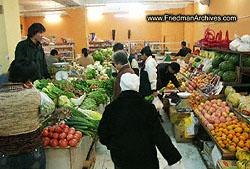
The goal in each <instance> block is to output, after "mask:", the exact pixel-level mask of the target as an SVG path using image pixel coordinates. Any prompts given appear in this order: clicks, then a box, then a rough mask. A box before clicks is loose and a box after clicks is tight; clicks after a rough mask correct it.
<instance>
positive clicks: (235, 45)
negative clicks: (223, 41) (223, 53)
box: [229, 37, 241, 51]
mask: <svg viewBox="0 0 250 169" xmlns="http://www.w3.org/2000/svg"><path fill="white" fill-rule="evenodd" d="M240 44H241V40H240V38H238V37H237V38H236V39H235V40H233V41H232V42H231V43H230V44H229V49H231V50H233V51H236V50H237V48H238V47H239V46H240Z"/></svg>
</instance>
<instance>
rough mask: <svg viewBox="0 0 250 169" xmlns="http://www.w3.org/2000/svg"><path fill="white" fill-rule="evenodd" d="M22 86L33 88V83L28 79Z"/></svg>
mask: <svg viewBox="0 0 250 169" xmlns="http://www.w3.org/2000/svg"><path fill="white" fill-rule="evenodd" d="M23 87H24V88H28V89H30V88H33V87H34V85H33V84H32V83H31V82H30V81H29V80H28V81H27V82H25V83H24V84H23Z"/></svg>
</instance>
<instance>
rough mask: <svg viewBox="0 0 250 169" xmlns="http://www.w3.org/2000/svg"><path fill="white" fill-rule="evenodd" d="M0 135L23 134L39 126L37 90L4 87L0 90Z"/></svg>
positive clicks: (39, 100)
mask: <svg viewBox="0 0 250 169" xmlns="http://www.w3.org/2000/svg"><path fill="white" fill-rule="evenodd" d="M0 100H1V102H0V136H11V135H18V134H25V133H29V132H32V131H35V130H37V129H38V128H39V126H40V123H39V106H40V102H41V97H40V93H39V91H38V90H36V89H34V88H32V89H20V88H18V89H14V88H13V87H11V89H10V88H9V90H8V89H5V90H2V91H1V92H0Z"/></svg>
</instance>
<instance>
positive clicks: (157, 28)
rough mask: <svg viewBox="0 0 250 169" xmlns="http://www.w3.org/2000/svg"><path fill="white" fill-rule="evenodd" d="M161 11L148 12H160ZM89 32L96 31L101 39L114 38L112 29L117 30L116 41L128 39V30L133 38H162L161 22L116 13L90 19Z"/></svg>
mask: <svg viewBox="0 0 250 169" xmlns="http://www.w3.org/2000/svg"><path fill="white" fill-rule="evenodd" d="M159 13H160V12H157V11H154V12H148V14H155V15H156V14H159ZM88 30H89V31H88V32H89V33H92V32H94V33H95V34H96V35H97V36H98V37H99V38H100V39H112V30H116V34H115V41H127V40H128V30H131V38H130V39H131V40H161V32H162V27H161V23H160V22H158V23H150V22H147V21H146V19H145V17H140V18H126V17H119V18H117V17H115V13H104V14H103V17H102V18H101V19H96V20H89V22H88Z"/></svg>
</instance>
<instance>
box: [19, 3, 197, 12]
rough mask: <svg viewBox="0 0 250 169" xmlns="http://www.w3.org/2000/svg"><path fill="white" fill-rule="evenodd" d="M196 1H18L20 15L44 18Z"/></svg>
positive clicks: (179, 4)
mask: <svg viewBox="0 0 250 169" xmlns="http://www.w3.org/2000/svg"><path fill="white" fill-rule="evenodd" d="M196 1H198V0H19V5H20V14H21V15H23V16H44V15H48V14H55V13H60V14H67V13H66V9H68V8H88V9H97V10H99V11H102V12H103V13H107V12H127V11H128V10H129V8H131V7H135V6H136V7H138V8H143V9H144V10H145V11H149V10H164V9H169V8H183V7H185V6H186V5H188V4H189V3H194V2H196Z"/></svg>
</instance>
